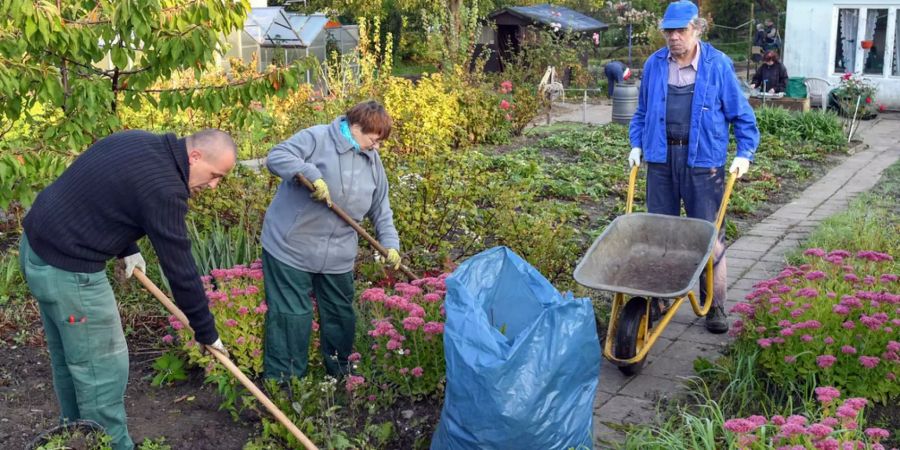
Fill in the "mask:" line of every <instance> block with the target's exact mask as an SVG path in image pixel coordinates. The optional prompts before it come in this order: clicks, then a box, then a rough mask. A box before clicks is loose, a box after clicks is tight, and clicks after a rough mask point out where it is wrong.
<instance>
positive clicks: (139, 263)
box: [122, 252, 147, 278]
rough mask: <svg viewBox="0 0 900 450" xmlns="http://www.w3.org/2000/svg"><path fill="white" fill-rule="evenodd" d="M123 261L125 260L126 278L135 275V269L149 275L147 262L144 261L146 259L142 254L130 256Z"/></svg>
mask: <svg viewBox="0 0 900 450" xmlns="http://www.w3.org/2000/svg"><path fill="white" fill-rule="evenodd" d="M122 259H123V260H125V278H131V276H132V275H134V268H135V267H137V268H138V269H141V272H144V273H145V274H146V273H147V261H144V257H143V256H141V253H140V252H138V253H135V254H133V255H128V256H126V257H125V258H122Z"/></svg>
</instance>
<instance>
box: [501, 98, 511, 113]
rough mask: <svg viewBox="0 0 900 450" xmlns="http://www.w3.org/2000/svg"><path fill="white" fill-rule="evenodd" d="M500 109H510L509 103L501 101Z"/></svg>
mask: <svg viewBox="0 0 900 450" xmlns="http://www.w3.org/2000/svg"><path fill="white" fill-rule="evenodd" d="M500 109H502V110H504V111H505V110H507V109H509V102H508V101H506V100H500Z"/></svg>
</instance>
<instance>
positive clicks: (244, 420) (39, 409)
mask: <svg viewBox="0 0 900 450" xmlns="http://www.w3.org/2000/svg"><path fill="white" fill-rule="evenodd" d="M0 353H2V355H3V356H2V357H0V448H3V449H5V450H12V449H22V448H24V447H25V445H27V444H28V443H29V442H31V440H32V439H34V438H35V437H36V436H37V435H38V434H40V433H41V432H42V431H44V430H47V429H49V428H52V427H54V426H56V425H57V420H58V414H59V406H58V405H57V402H56V396H55V394H54V393H53V382H52V378H51V372H50V357H49V354H48V353H47V349H46V347H44V346H42V345H41V346H36V345H33V344H32V345H29V344H25V345H8V343H0ZM151 364H152V357H142V356H141V355H132V356H131V371H130V376H129V381H128V390H127V392H126V395H125V405H126V410H127V412H128V429H129V431H130V433H131V437H132V439H134V441H135V443H136V444H140V442H141V441H143V440H144V438H151V439H159V438H160V437H163V436H165V438H166V444H168V445H171V446H172V448H173V449H175V450H177V449H192V450H204V449H208V450H229V449H240V448H242V447H243V445H244V443H246V441H247V439H248V438H249V437H250V436H251V434H255V430H254V428H256V427H258V423H259V421H258V419H256V418H254V417H241V421H240V422H235V421H233V420H232V419H231V416H230V415H229V414H228V413H227V412H225V411H218V406H219V402H220V398H219V396H218V394H217V393H216V391H215V388H214V387H213V386H210V385H203V372H202V371H201V370H199V369H195V370H192V371H190V372H189V376H190V378H189V379H188V380H187V381H185V382H182V383H179V384H176V385H174V386H171V387H162V388H156V387H153V386H151V385H150V378H152V376H153V369H152V368H151V367H150V366H151Z"/></svg>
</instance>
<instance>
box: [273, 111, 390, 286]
mask: <svg viewBox="0 0 900 450" xmlns="http://www.w3.org/2000/svg"><path fill="white" fill-rule="evenodd" d="M343 119H344V117H343V116H341V117H338V118H337V119H335V120H334V121H333V122H332V123H331V124H329V125H316V126H314V127H310V128H307V129H305V130H302V131H300V132H298V133H297V134H295V135H293V136H291V137H290V138H289V139H288V140H286V141H284V142H282V143H280V144H278V145H276V146H275V147H273V148H272V150H271V151H270V152H269V156H268V158H267V160H266V167H268V169H269V171H271V172H272V173H274V174H275V175H277V176H279V177H281V179H282V182H281V184H280V185H279V186H278V191H277V192H276V193H275V198H274V199H273V200H272V203H271V204H270V205H269V209H268V210H266V217H265V220H264V221H263V229H262V245H263V248H264V249H265V250H266V251H267V252H269V254H270V255H272V256H273V257H275V258H276V259H278V260H279V261H281V262H283V263H285V264H287V265H288V266H291V267H293V268H295V269H298V270H302V271H305V272H312V273H324V274H340V273H347V272H350V271H351V270H353V263H354V260H355V259H356V254H357V252H358V244H359V237H358V236H357V233H356V231H355V230H354V229H353V228H352V227H350V225H348V224H347V223H346V222H344V221H343V220H341V218H340V217H338V216H337V214H335V213H334V212H332V211H329V210H328V207H327V206H326V205H325V203H323V202H318V201H315V200H313V199H312V198H310V195H309V194H310V192H309V190H307V189H306V188H305V187H304V186H302V185H301V184H300V183H298V182H297V181H296V180H295V179H294V175H296V174H298V173H300V174H303V176H305V177H306V178H307V179H309V181H311V182H312V181H315V180H318V179H319V178H324V179H325V183H327V184H328V191H329V192H330V193H331V199H332V201H333V202H334V203H335V204H336V205H338V206H340V207H341V208H342V209H343V210H344V211H346V212H347V214H349V215H350V217H352V218H353V219H354V220H356V221H357V222H360V221H362V220H363V218H364V217H368V218H369V220H371V221H372V223H373V224H374V225H375V234H376V238H377V239H378V242H380V243H381V245H383V246H385V247H387V248H395V249H398V250H399V249H400V238H399V236H398V235H397V229H396V228H395V227H394V213H393V211H391V205H390V201H389V200H388V182H387V177H386V176H385V173H384V166H383V165H382V163H381V158H380V157H379V156H378V152H377V151H375V150H368V151H360V152H358V153H357V152H355V151H354V150H353V144H351V143H350V142H349V141H348V140H347V139H346V138H345V137H344V136H343V135H342V134H341V129H340V123H341V120H343Z"/></svg>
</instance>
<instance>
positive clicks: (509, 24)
mask: <svg viewBox="0 0 900 450" xmlns="http://www.w3.org/2000/svg"><path fill="white" fill-rule="evenodd" d="M487 20H488V22H489V23H488V24H487V25H485V27H484V28H483V30H482V36H481V41H480V43H481V44H482V45H485V46H487V47H489V48H491V50H493V51H494V52H496V53H497V54H498V55H500V60H501V64H500V66H501V67H497V69H499V70H502V60H503V59H504V57H508V56H509V55H510V54H513V53H515V52H516V51H518V49H519V46H520V43H522V42H524V41H525V40H527V39H530V38H531V37H530V36H529V31H528V29H529V27H538V28H547V29H551V30H554V31H557V32H571V33H582V34H593V33H600V32H602V31H605V30H606V29H608V28H609V25H607V24H605V23H603V22H601V21H599V20H597V19H595V18H593V17H590V16H587V15H585V14H582V13H580V12H578V11H575V10H572V9H569V8H566V7H562V6H558V5H550V4H541V5H532V6H510V7H507V8H503V9H500V10H497V11H494V12H493V13H491V14H489V15H488V16H487ZM588 37H590V36H588Z"/></svg>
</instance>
